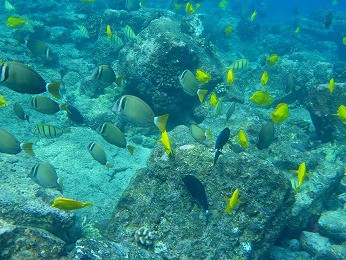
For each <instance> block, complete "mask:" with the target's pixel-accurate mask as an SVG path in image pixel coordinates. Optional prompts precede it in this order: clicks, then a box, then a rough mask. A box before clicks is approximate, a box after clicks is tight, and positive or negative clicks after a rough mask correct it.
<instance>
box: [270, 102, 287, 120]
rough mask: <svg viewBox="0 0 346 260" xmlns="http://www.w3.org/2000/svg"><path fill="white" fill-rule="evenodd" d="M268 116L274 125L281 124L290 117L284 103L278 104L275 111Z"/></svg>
mask: <svg viewBox="0 0 346 260" xmlns="http://www.w3.org/2000/svg"><path fill="white" fill-rule="evenodd" d="M270 116H271V118H272V120H273V122H274V123H276V124H279V123H282V122H283V121H285V120H286V119H287V118H288V117H289V116H290V114H289V110H288V105H287V104H286V103H280V104H278V105H277V106H276V108H275V110H274V111H273V112H271V113H270Z"/></svg>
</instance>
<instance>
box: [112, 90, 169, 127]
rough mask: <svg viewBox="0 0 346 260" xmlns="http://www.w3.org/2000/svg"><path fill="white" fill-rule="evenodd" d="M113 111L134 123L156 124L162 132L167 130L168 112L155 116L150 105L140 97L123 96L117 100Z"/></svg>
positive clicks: (140, 124)
mask: <svg viewBox="0 0 346 260" xmlns="http://www.w3.org/2000/svg"><path fill="white" fill-rule="evenodd" d="M112 111H113V112H115V113H116V114H117V115H119V116H120V117H121V118H123V119H124V120H126V121H127V122H129V123H131V124H133V125H136V126H151V125H153V124H155V125H156V126H157V128H159V130H160V131H161V132H162V133H163V132H164V131H165V130H166V123H167V119H168V114H166V115H162V116H155V114H154V111H153V110H152V109H151V108H150V106H149V105H148V104H147V103H145V102H144V101H143V100H142V99H140V98H138V97H135V96H131V95H124V96H122V97H121V98H119V99H118V100H117V102H116V103H115V105H114V106H113V108H112Z"/></svg>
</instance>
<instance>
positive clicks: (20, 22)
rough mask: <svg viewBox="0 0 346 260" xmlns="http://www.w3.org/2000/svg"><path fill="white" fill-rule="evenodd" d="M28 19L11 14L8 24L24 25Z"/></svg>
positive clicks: (17, 26)
mask: <svg viewBox="0 0 346 260" xmlns="http://www.w3.org/2000/svg"><path fill="white" fill-rule="evenodd" d="M26 21H27V19H23V18H20V17H18V16H10V17H8V18H7V23H6V25H7V26H8V27H11V28H20V27H23V26H24V24H25V22H26Z"/></svg>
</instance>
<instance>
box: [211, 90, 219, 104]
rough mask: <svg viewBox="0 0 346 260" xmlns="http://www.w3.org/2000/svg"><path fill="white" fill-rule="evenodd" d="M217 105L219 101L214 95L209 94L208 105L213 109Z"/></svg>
mask: <svg viewBox="0 0 346 260" xmlns="http://www.w3.org/2000/svg"><path fill="white" fill-rule="evenodd" d="M217 103H219V99H218V98H217V96H216V94H215V93H214V92H213V93H211V96H210V100H209V104H210V105H212V106H213V107H215V106H216V105H217Z"/></svg>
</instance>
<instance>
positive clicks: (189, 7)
mask: <svg viewBox="0 0 346 260" xmlns="http://www.w3.org/2000/svg"><path fill="white" fill-rule="evenodd" d="M185 11H186V13H187V14H188V15H191V14H193V13H194V12H195V11H196V9H195V8H193V5H192V4H191V3H190V2H188V3H187V4H186V7H185Z"/></svg>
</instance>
